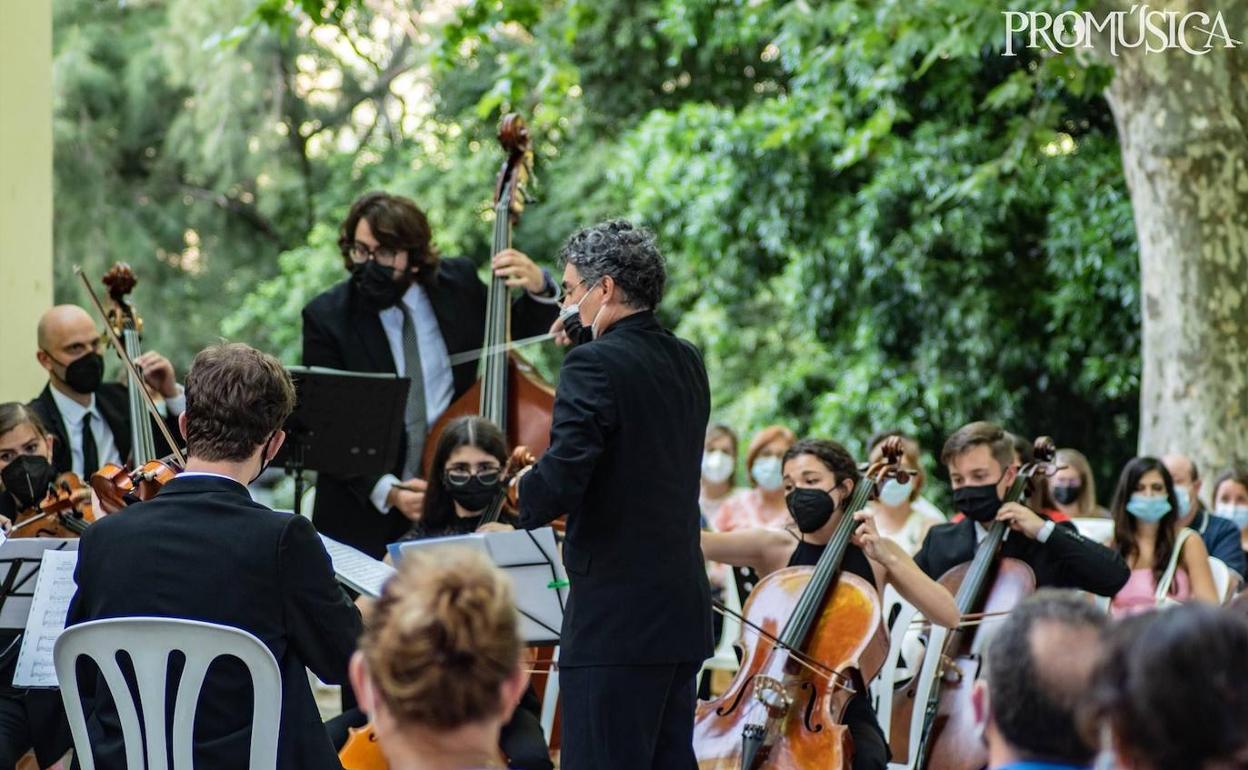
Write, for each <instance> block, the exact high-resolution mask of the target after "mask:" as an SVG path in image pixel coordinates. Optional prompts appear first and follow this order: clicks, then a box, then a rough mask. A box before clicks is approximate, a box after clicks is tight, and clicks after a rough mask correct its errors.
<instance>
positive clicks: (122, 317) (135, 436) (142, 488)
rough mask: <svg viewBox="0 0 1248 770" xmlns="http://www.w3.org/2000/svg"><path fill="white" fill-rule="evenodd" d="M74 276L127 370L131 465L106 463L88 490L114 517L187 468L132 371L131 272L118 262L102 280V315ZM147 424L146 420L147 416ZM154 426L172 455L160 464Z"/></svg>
mask: <svg viewBox="0 0 1248 770" xmlns="http://www.w3.org/2000/svg"><path fill="white" fill-rule="evenodd" d="M74 272H75V273H77V275H78V277H79V278H80V279H81V280H82V284H83V286H85V287H86V289H87V294H88V295H89V296H90V298H91V302H92V304H94V305H95V309H96V310H97V311H98V312H99V313H100V315H101V316H102V317H103V318H104V320H105V324H104V328H105V334H106V336H107V337H108V339H109V341H110V342H111V343H112V345H113V348H114V350H116V352H117V355H118V356H119V357H120V358H121V361H122V363H123V364H124V365H125V367H126V372H127V376H128V378H129V388H128V391H129V409H130V412H129V417H130V440H131V447H132V449H131V457H132V459H133V464H132V465H131V466H130V467H131V468H133V470H130V469H129V468H127V467H126V466H124V465H117V464H115V463H107V464H105V465H104V466H103V467H102V468H100V469H99V470H98V471H96V472H95V473H93V474H91V488H92V489H93V490H94V491H95V494H96V497H97V498H99V501H100V507H102V508H103V509H104V512H105V513H116V512H117V511H119V510H121V509H122V508H124V507H125V506H127V505H129V504H131V503H135V502H139V501H141V500H147V499H149V498H151V497H154V496H155V495H156V493H157V492H158V491H160V487H161V486H162V485H163V484H164V483H165V482H166V481H168V480H169V479H171V478H173V477H174V476H176V475H177V474H178V472H179V471H181V470H182V468H183V467H185V465H186V458H185V457H183V455H182V452H181V451H180V450H179V449H178V442H176V441H175V440H174V438H173V436H172V435H170V433H169V429H168V427H166V426H165V422H164V420H163V419H162V418H161V416H160V412H159V411H157V409H156V404H155V403H154V402H153V401H152V397H151V394H149V393H148V392H147V387H146V384H145V383H144V380H143V376H142V374H141V373H140V372H139V370H138V368H137V367H135V365H134V360H135V359H136V358H138V357H139V356H140V355H142V353H143V350H142V345H141V341H140V336H141V332H142V329H143V319H142V318H140V317H139V314H138V312H137V311H136V310H135V309H134V306H133V305H132V304H131V303H130V301H129V300H128V299H127V296H128V295H129V294H130V292H131V291H133V290H134V287H135V286H136V285H137V284H138V278H137V277H135V275H134V271H133V270H131V269H130V266H129V265H127V264H126V263H124V262H118V263H117V264H115V265H113V267H112V268H111V269H109V271H108V272H107V273H106V274H105V275H104V281H103V282H104V285H105V286H106V287H107V288H108V296H109V300H110V301H111V303H112V304H111V307H110V308H109V309H108V310H107V311H106V310H104V306H103V305H102V304H100V300H99V298H98V297H97V296H96V295H95V289H93V288H92V287H91V282H90V281H88V280H87V277H86V274H85V273H83V272H82V268H80V267H75V268H74ZM149 415H150V416H151V418H152V419H149V418H148V416H149ZM153 423H155V424H156V425H157V426H158V427H159V428H160V432H161V433H162V434H163V436H164V438H165V440H166V441H168V442H169V446H170V447H172V448H173V453H172V454H171V455H170V456H168V457H165V458H157V457H156V441H155V438H154V437H153V435H152V424H153Z"/></svg>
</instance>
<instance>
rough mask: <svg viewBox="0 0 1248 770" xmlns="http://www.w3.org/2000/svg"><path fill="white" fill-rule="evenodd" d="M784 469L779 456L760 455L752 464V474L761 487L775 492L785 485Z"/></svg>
mask: <svg viewBox="0 0 1248 770" xmlns="http://www.w3.org/2000/svg"><path fill="white" fill-rule="evenodd" d="M782 470H783V465H782V463H781V462H780V458H779V457H760V458H758V459H757V460H755V461H754V464H753V465H751V466H750V475H751V476H752V477H754V481H755V483H757V484H758V485H759V486H760V487H762V488H763V489H765V490H767V491H768V492H775V491H776V490H777V489H779V488H780V487H782V486H784V476H783V474H782Z"/></svg>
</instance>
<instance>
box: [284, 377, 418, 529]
mask: <svg viewBox="0 0 1248 770" xmlns="http://www.w3.org/2000/svg"><path fill="white" fill-rule="evenodd" d="M286 371H288V372H290V377H291V379H292V380H294V383H295V393H296V396H297V400H296V402H295V411H294V412H292V413H291V415H290V417H289V418H287V420H286V424H285V425H284V426H283V428H284V429H285V431H286V441H285V443H283V444H282V449H281V451H279V452H278V453H277V456H276V457H274V458H273V464H274V465H278V466H283V467H285V469H286V473H287V474H288V475H291V476H294V477H295V504H294V506H293V507H294V511H295V513H296V514H297V513H300V507H301V506H302V504H303V500H302V498H303V487H304V481H303V472H304V471H305V470H312V471H317V472H322V471H328V472H330V473H333V474H334V475H336V476H344V477H350V476H365V475H376V476H380V475H382V474H384V473H388V472H389V471H390V470H391V469H392V468H394V464H395V463H396V462H398V458H399V441H400V438H401V436H402V435H403V415H404V410H405V409H406V408H407V390H408V385H409V380H408V378H406V377H399V376H396V375H394V374H372V373H361V372H342V371H338V370H337V369H324V368H321V367H318V366H312V367H308V366H288V367H286Z"/></svg>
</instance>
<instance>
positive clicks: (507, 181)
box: [421, 113, 555, 477]
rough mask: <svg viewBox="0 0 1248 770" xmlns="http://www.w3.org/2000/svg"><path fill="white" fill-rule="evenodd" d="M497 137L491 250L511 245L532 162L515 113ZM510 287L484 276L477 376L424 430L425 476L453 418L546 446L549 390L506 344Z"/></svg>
mask: <svg viewBox="0 0 1248 770" xmlns="http://www.w3.org/2000/svg"><path fill="white" fill-rule="evenodd" d="M498 141H499V143H500V144H501V145H502V146H503V149H504V150H506V152H507V159H506V160H505V161H503V165H502V168H501V169H500V170H499V172H498V179H497V181H496V182H495V187H494V241H493V243H494V250H493V251H492V252H491V253H492V254H498V253H499V252H500V251H503V250H505V249H509V248H511V230H512V227H513V226H514V225H515V224H516V223H517V222H519V221H520V214H521V213H522V212H523V211H524V185H525V183H526V181H527V180H528V177H529V172H530V169H531V167H532V164H533V151H532V149H531V147H530V143H529V129H528V127H526V126H525V124H524V120H522V119H521V118H520V116H519V115H517V114H515V113H510V114H508V115H504V116H503V119H502V122H500V123H499V128H498ZM510 300H511V289H510V287H508V286H507V282H506V280H505V279H503V278H500V277H499V276H497V275H495V276H493V277H492V278H491V280H490V288H489V294H488V298H487V300H486V313H485V343H484V346H483V348H482V352H481V364H480V367H481V368H480V371H481V374H480V376H479V377H478V378H477V381H476V382H474V383H473V384H472V386H471V387H470V388H468V390H467V391H466V392H465V393H464V394H463V395H461V396H460V397H459V398H457V399H455V400H454V401H453V402H451V405H450V406H449V407H447V409H446V412H444V413H443V414H442V416H441V417H439V418H438V421H437V422H436V423H434V425H433V427H432V428H431V429H430V430H429V438H428V440H426V441H425V450H424V457H423V458H422V463H421V467H422V468H423V469H424V475H425V476H426V477H428V475H429V468H430V467H431V466H432V465H433V453H434V449H435V447H436V446H437V443H438V436H440V435H442V431H443V430H444V429H445V428H446V426H447V424H448V423H450V421H451V420H454V419H455V418H456V417H462V416H464V415H468V414H479V415H481V416H482V417H484V418H486V419H488V420H489V421H490V422H493V423H494V424H495V425H497V426H499V427H500V428H502V429H503V433H504V434H505V435H506V436H507V445H508V446H515V447H518V446H526V447H529V448H530V449H531V450H532V451H533V453H534V454H535V455H541V453H542V452H545V451H546V448H547V447H548V446H550V424H551V415H552V412H553V410H554V405H555V391H554V389H553V388H551V386H550V385H549V384H548V383H546V382H544V381H543V380H542V379H541V377H539V376H538V374H537V372H536V370H534V368H533V366H532V364H530V363H529V362H528V361H526V360H525V359H524V357H523V356H521V355H520V354H519V353H517V352H516V351H515V350H511V349H509V343H510V342H511V301H510Z"/></svg>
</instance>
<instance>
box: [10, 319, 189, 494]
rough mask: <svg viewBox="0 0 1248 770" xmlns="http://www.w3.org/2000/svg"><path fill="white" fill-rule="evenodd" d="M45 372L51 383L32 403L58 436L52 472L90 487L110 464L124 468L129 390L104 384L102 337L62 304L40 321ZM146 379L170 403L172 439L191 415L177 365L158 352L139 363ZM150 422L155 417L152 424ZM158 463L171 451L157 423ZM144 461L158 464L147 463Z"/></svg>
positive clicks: (40, 352) (168, 422) (145, 355)
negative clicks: (70, 474) (183, 418)
mask: <svg viewBox="0 0 1248 770" xmlns="http://www.w3.org/2000/svg"><path fill="white" fill-rule="evenodd" d="M38 338H39V350H38V352H37V353H36V354H35V356H36V358H38V360H39V365H40V366H42V367H43V368H44V369H46V370H47V371H48V384H47V386H45V387H44V389H43V392H41V393H40V394H39V396H38V397H37V398H36V399H35V400H34V401H31V402H30V406H31V408H33V409H34V410H35V413H36V414H38V415H39V419H40V421H41V422H43V425H44V427H46V428H47V430H48V431H49V432H50V433H51V434H52V435H53V436H55V437H56V443H55V444H53V447H52V466H53V468H55V469H56V472H57V473H64V472H66V471H73V472H74V473H76V474H78V476H79V477H80V478H82V479H83V480H84V481H87V480H89V479H90V478H91V474H92V473H94V472H95V471H97V470H99V469H100V467H101V466H104V465H106V464H108V463H114V464H118V465H121V464H123V463H127V462H129V461H130V460H131V457H130V435H131V434H130V407H129V395H128V391H127V388H126V386H125V385H121V384H119V383H115V382H104V381H103V378H104V356H103V355H102V354H101V348H102V343H101V339H100V333H99V330H98V329H96V327H95V322H94V321H92V320H91V316H89V315H88V314H87V311H85V310H83V309H82V308H80V307H78V306H77V305H57V306H56V307H54V308H52V309H51V310H48V311H47V312H46V313H44V314H43V317H42V318H40V319H39V327H38ZM134 365H135V366H136V367H137V368H138V369H139V370H140V371H141V372H142V373H143V378H144V379H145V380H146V381H147V384H148V385H150V386H151V387H152V388H153V389H154V390H156V391H157V392H158V393H159V394H160V395H161V396H163V397H164V400H165V405H166V411H167V412H168V417H167V418H166V420H165V423H166V427H168V428H169V432H170V435H172V436H177V435H178V427H177V417H178V415H179V414H181V413H182V410H183V409H184V408H185V405H186V399H185V397H184V394H183V391H182V386H181V385H179V384H178V383H177V380H176V378H175V376H174V371H173V364H171V363H169V359H167V358H165V357H164V356H162V355H161V354H159V353H157V352H156V351H154V350H149V351H147V352H145V353H143V354H142V355H141V356H139V357H138V358H136V359H135V361H134ZM148 419H151V418H148ZM152 437H153V438H154V439H155V442H156V444H155V446H156V453H157V456H158V457H163V456H164V455H166V454H169V453H170V452H171V451H172V449H171V448H170V447H169V444H168V442H167V441H165V439H164V434H162V433H161V432H160V431H159V429H158V428H157V427H156V425H155V423H154V422H153V425H152ZM141 459H142V460H144V461H145V462H146V461H147V460H150V459H153V458H150V457H148V458H141Z"/></svg>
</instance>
